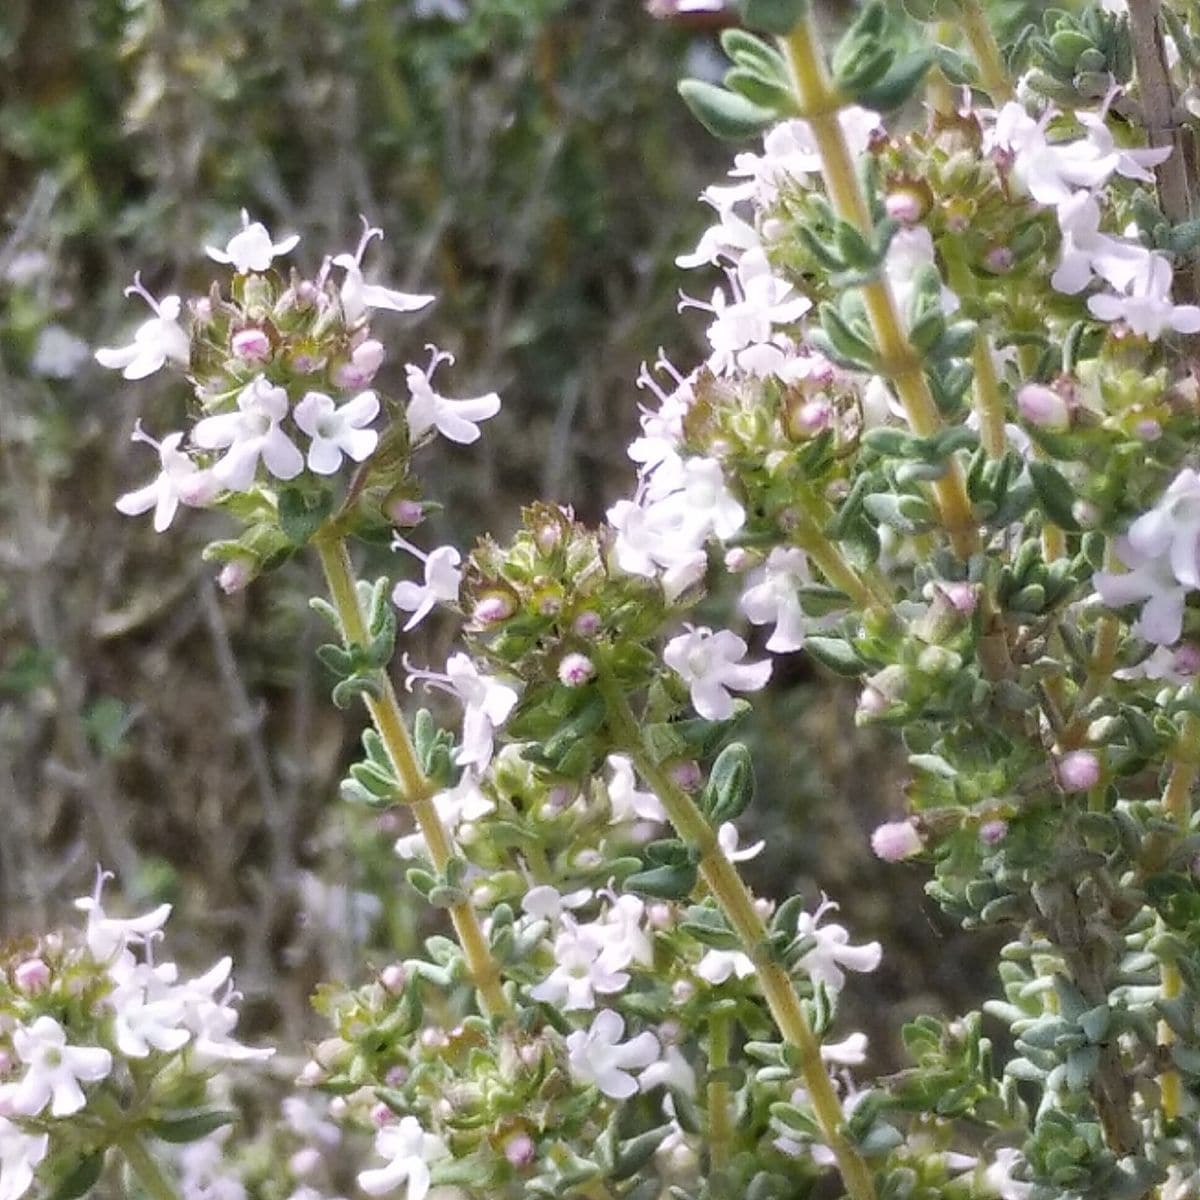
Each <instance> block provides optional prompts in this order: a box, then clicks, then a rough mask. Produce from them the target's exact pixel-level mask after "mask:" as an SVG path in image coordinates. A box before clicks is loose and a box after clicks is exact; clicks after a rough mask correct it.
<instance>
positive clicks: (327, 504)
mask: <svg viewBox="0 0 1200 1200" xmlns="http://www.w3.org/2000/svg"><path fill="white" fill-rule="evenodd" d="M332 511H333V493H332V492H330V491H329V490H328V489H327V488H322V489H321V490H320V491H319V492H315V493H313V492H305V491H304V490H303V489H301V488H298V487H288V488H284V489H283V491H282V492H280V493H279V528H280V529H282V530H283V532H284V536H285V537H286V538H287V539H288V541H289V542H291V543H292V545H293V546H304V545H307V544H308V542H309V540H310V539H311V538H312V536H313V534H314V533H316V532H317V530H318V529H320V528H321V526H322V525H323V524H324V523H325V519H326V518H327V517H328V516H329V514H330V513H331V512H332Z"/></svg>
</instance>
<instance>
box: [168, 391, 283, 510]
mask: <svg viewBox="0 0 1200 1200" xmlns="http://www.w3.org/2000/svg"><path fill="white" fill-rule="evenodd" d="M287 412H288V394H287V391H286V390H285V389H284V388H281V387H276V386H275V385H274V384H272V383H270V382H269V381H268V380H267V379H266V377H265V376H263V375H259V376H258V378H256V379H254V380H252V381H251V382H250V383H248V384H247V385H246V386H245V387H244V388H243V389H242V390H241V392H240V393H239V395H238V399H237V411H236V412H229V413H218V414H217V415H216V416H212V417H205V418H204V419H203V420H201V421H198V422H197V423H196V427H195V428H194V429H193V430H192V441H193V442H195V443H196V445H197V446H200V447H201V448H203V449H205V450H216V449H221V448H224V447H228V449H227V450H226V452H225V454H224V456H223V457H222V458H221V459H220V460H219V461H218V462H217V463H216V464H215V465H214V466H213V468H212V472H213V476H214V478H216V479H217V481H218V482H219V483H221V484H223V485H224V486H225V487H227V488H229V489H230V491H234V492H244V491H247V490H248V489H249V488H250V486H251V485H252V484H253V483H254V474H255V471H256V469H257V467H258V460H259V459H260V458H261V459H262V461H263V465H264V466H265V467H266V468H267V470H268V471H269V472H270V473H271V474H272V475H274V476H275V478H276V479H284V480H287V479H295V478H296V476H297V475H299V474H300V472H301V471H303V470H304V455H303V454H301V453H300V451H299V450H298V449H297V448H296V444H295V443H294V442H293V441H292V439H291V438H290V437H288V435H287V434H286V433H285V432H284V431H283V428H282V427H281V425H280V422H281V421H282V420H283V419H284V417H286V416H287Z"/></svg>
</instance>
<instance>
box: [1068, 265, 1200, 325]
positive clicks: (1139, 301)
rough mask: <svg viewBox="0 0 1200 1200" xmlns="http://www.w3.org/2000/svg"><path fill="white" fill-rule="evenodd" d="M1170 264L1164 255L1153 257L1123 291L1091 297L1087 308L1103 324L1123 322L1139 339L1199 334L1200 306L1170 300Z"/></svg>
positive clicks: (1102, 293)
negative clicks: (1169, 333)
mask: <svg viewBox="0 0 1200 1200" xmlns="http://www.w3.org/2000/svg"><path fill="white" fill-rule="evenodd" d="M1171 278H1172V272H1171V263H1170V260H1169V259H1168V258H1167V257H1166V256H1165V255H1162V254H1152V255H1150V262H1149V266H1148V267H1147V268H1146V269H1145V270H1144V271H1142V272H1139V274H1137V275H1136V276H1134V278H1133V279H1132V281H1131V282H1130V284H1129V285H1128V286H1127V287H1126V288H1125V289H1124V290H1123V291H1121V292H1119V293H1116V292H1101V293H1099V294H1098V295H1095V296H1090V297H1088V309H1089V311H1090V312H1091V313H1092V315H1093V316H1095V317H1099V318H1100V320H1101V321H1124V322H1125V324H1126V325H1128V326H1129V328H1130V330H1132V332H1134V333H1136V334H1137V335H1138V336H1140V337H1145V338H1149V339H1150V340H1151V341H1157V340H1158V339H1159V338H1160V337H1162V335H1163V332H1164V331H1165V330H1167V329H1172V330H1174V331H1175V332H1176V333H1200V306H1197V305H1195V304H1175V303H1173V302H1172V300H1171Z"/></svg>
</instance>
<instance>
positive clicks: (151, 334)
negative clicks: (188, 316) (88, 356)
mask: <svg viewBox="0 0 1200 1200" xmlns="http://www.w3.org/2000/svg"><path fill="white" fill-rule="evenodd" d="M133 294H136V295H138V296H141V298H142V299H143V300H145V301H146V303H147V304H148V305H149V306H150V308H151V310H152V311H153V313H154V316H152V317H151V318H150V320H148V321H145V322H143V323H142V324H141V325H139V326H138V327H137V329H136V330H135V331H134V334H133V341H132V342H131V343H130V344H129V345H128V346H102V347H101V348H100V349H99V350H97V351H96V361H97V362H98V363H99V364H100V365H101V366H102V367H110V368H111V369H112V370H114V371H117V370H119V371H120V372H121V374H122V375H124V376H125V378H126V379H145V378H146V376H147V375H153V374H154V372H155V371H157V370H158V369H159V368H160V367H162V366H163V364H164V363H168V362H173V363H176V364H178V365H179V366H182V367H186V366H187V364H188V356H189V355H190V353H191V344H190V343H189V341H188V335H187V334H186V333H184V331H183V329H182V328H181V327H180V325H179V314H180V312H181V310H182V303H181V301H180V299H179V297H178V296H164V297H163V298H162V300H161V301H159V300H155V298H154V297H153V296H152V295H150V293H149V292H148V291H146V289H145V288H144V287H142V280H141V276H140V275H135V276H134V277H133V286H132V287H127V288H126V289H125V295H127V296H129V295H133Z"/></svg>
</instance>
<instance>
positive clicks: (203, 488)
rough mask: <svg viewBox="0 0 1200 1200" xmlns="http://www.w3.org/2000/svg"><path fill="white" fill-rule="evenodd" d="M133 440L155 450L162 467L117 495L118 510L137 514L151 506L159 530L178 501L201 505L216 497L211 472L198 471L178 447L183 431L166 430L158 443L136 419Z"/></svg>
mask: <svg viewBox="0 0 1200 1200" xmlns="http://www.w3.org/2000/svg"><path fill="white" fill-rule="evenodd" d="M133 440H134V441H135V442H145V443H146V444H147V445H148V446H153V447H154V449H155V450H157V451H158V460H159V464H160V465H161V467H162V470H161V471H160V472H159V474H158V476H157V477H156V478H155V479H152V480H151V481H150V482H149V483H148V484H146V485H145V487H140V488H137V489H136V490H134V491H132V492H126V493H125V494H124V495H123V496H121V497H119V498H118V499H117V503H116V508H117V511H118V512H122V513H124V514H125V515H126V516H137V515H139V514H140V513H144V512H149V511H150V509H154V531H155V533H162V532H164V531H165V530H167V529H169V528H170V526H171V522H172V521H173V520H174V519H175V513H176V512H177V511H178V509H179V505H180V504H181V503H183V504H187V505H190V506H192V507H194V508H203V507H204V505H206V504H208V503H209V501H211V500H212V499H213V498H214V497H215V496H216V494H217V490H218V488H217V483H216V480H215V479H213V477H212V474H211V473H210V472H208V471H203V470H201V469H200V468H199V467H198V466H196V464H195V463H194V462H193V461H192V460H191V458H189V457H188V456H187V455H186V454H184V453H183V451H182V450H180V449H179V443H180V442H181V441H183V434H182V433H169V434H167V436H166V437H165V438H163V440H162V441H161V442H156V441H155V440H154V439H153V438H152V437H150V436H149V435H148V434H147V433H146V432H145V431H144V430H143V429H142V426H141V423H140V422H139V423H138V424H137V425H136V426H135V428H134V431H133Z"/></svg>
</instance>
